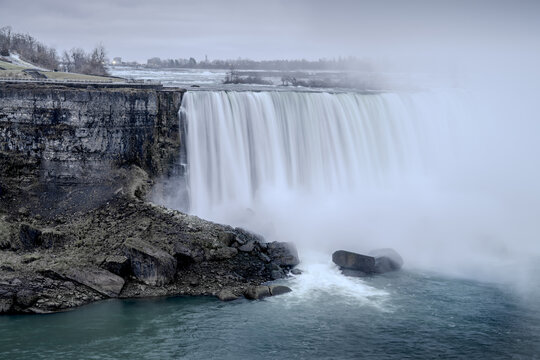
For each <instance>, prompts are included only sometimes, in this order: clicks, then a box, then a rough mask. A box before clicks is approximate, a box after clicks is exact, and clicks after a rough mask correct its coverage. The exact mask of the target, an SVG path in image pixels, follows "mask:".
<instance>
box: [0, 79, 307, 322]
mask: <svg viewBox="0 0 540 360" xmlns="http://www.w3.org/2000/svg"><path fill="white" fill-rule="evenodd" d="M182 94H183V90H180V89H164V88H162V87H161V86H143V85H133V86H131V85H126V84H123V85H113V84H110V85H93V86H91V87H87V86H86V85H84V86H81V85H77V84H62V85H59V84H43V83H29V84H23V83H6V82H2V83H0V169H1V170H2V171H0V313H48V312H54V311H59V310H64V309H69V308H73V307H76V306H80V305H83V304H87V303H89V302H92V301H97V300H101V299H105V298H109V297H118V298H130V297H147V296H165V295H196V296H200V295H205V296H216V295H217V296H219V297H220V298H223V299H231V298H233V297H234V296H239V295H240V294H243V293H244V292H246V291H247V289H248V288H251V287H257V286H260V285H261V284H263V283H266V282H268V281H270V280H273V279H276V278H281V277H284V276H286V274H287V273H288V271H289V270H290V269H291V268H292V267H294V266H295V265H296V264H298V255H297V253H296V250H295V249H294V247H292V246H290V245H287V244H286V243H270V244H267V243H265V241H264V239H263V238H262V237H261V236H259V235H257V234H254V233H252V232H250V231H248V230H245V229H240V228H232V227H230V226H226V225H220V224H215V223H212V222H209V221H205V220H202V219H200V218H198V217H195V216H190V215H187V214H184V213H181V212H178V211H173V210H169V209H165V208H163V207H160V206H156V205H154V204H151V203H149V202H146V198H147V194H148V192H149V191H150V189H152V192H154V193H155V192H156V191H157V192H158V194H159V191H158V190H159V189H158V190H156V188H159V187H157V186H155V183H154V180H155V179H158V178H159V179H161V178H163V177H167V176H170V175H172V174H174V175H175V176H178V175H181V174H182V171H183V170H182V167H181V166H179V163H180V162H181V161H182V160H181V159H182V158H185V153H183V150H182V149H183V147H182V145H183V137H184V134H183V131H184V128H183V126H182V123H181V121H180V120H181V119H179V118H178V110H179V107H180V101H181V98H182ZM224 289H225V290H224ZM276 291H278V292H279V291H280V290H276ZM267 293H270V288H269V287H268V286H263V287H262V289H259V290H256V291H255V293H254V294H255V296H257V297H260V296H266V295H264V294H267Z"/></svg>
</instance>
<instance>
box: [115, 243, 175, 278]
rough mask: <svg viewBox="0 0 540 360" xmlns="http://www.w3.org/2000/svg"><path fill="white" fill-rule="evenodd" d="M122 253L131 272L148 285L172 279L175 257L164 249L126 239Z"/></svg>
mask: <svg viewBox="0 0 540 360" xmlns="http://www.w3.org/2000/svg"><path fill="white" fill-rule="evenodd" d="M124 253H125V255H126V256H127V258H128V259H129V261H130V266H131V272H132V274H133V275H134V276H135V277H136V278H137V279H139V280H141V281H142V282H144V283H145V284H148V285H158V286H159V285H165V284H168V283H170V282H171V281H172V280H173V279H174V275H175V274H176V259H175V258H174V257H173V256H172V255H169V254H168V253H166V252H165V251H163V250H161V249H159V248H157V247H155V246H153V245H151V244H149V243H147V242H145V241H143V240H139V239H128V240H127V241H126V242H125V243H124Z"/></svg>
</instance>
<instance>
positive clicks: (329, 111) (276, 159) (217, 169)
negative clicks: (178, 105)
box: [182, 91, 451, 215]
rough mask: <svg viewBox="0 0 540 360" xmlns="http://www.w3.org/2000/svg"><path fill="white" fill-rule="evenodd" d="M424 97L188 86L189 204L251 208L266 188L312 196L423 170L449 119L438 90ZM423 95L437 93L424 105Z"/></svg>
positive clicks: (200, 208)
mask: <svg viewBox="0 0 540 360" xmlns="http://www.w3.org/2000/svg"><path fill="white" fill-rule="evenodd" d="M425 97H426V95H425V94H413V95H396V94H381V95H361V94H354V93H339V94H329V93H305V92H247V91H246V92H225V91H219V92H188V93H187V94H186V96H185V99H184V101H183V108H182V111H183V112H184V114H185V117H186V119H187V122H188V130H187V133H188V136H187V146H188V150H187V152H188V166H189V173H188V176H189V189H190V198H191V210H192V211H193V212H195V213H197V214H201V215H209V214H208V212H209V211H212V209H213V208H215V207H216V206H221V205H227V204H228V205H232V204H235V205H237V206H241V207H245V208H251V207H252V206H253V202H254V200H255V199H257V197H258V196H260V195H261V192H263V191H265V190H269V189H281V190H294V191H306V192H309V193H311V194H312V195H314V196H318V195H321V194H327V193H331V192H336V191H354V190H356V189H359V188H365V187H371V186H381V185H388V184H390V183H396V181H397V182H401V181H403V177H404V176H410V175H412V174H414V175H419V174H421V175H424V174H425V173H426V171H428V170H429V165H430V164H429V161H430V160H431V159H433V158H436V156H437V155H436V154H433V153H432V151H433V150H435V151H439V150H440V149H443V148H444V146H439V147H437V146H434V145H437V144H438V145H441V144H440V142H441V141H442V139H444V138H445V137H443V136H441V134H447V133H448V132H449V131H450V126H451V123H450V119H449V118H448V116H446V115H447V114H445V113H443V112H441V111H440V110H439V109H437V106H439V105H440V104H439V103H437V102H441V101H442V99H437V98H435V97H433V96H432V98H431V99H426V98H425ZM422 101H423V102H429V101H433V102H435V103H433V104H432V105H431V106H432V107H431V109H422V108H421V107H420V106H419V104H418V103H419V102H422ZM433 110H435V111H433ZM437 149H439V150H437Z"/></svg>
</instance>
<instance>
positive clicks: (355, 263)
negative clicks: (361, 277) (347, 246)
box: [332, 250, 376, 274]
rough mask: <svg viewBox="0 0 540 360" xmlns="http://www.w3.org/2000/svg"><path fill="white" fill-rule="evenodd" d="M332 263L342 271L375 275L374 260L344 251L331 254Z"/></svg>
mask: <svg viewBox="0 0 540 360" xmlns="http://www.w3.org/2000/svg"><path fill="white" fill-rule="evenodd" d="M332 261H333V262H334V264H336V265H338V266H339V267H341V268H342V269H350V270H359V271H362V272H364V273H367V274H371V273H375V272H376V269H375V258H374V257H373V256H366V255H362V254H357V253H353V252H350V251H345V250H338V251H336V252H334V253H333V254H332Z"/></svg>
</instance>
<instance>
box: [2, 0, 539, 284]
mask: <svg viewBox="0 0 540 360" xmlns="http://www.w3.org/2000/svg"><path fill="white" fill-rule="evenodd" d="M0 3H1V5H2V9H3V11H2V14H1V15H0V22H1V23H2V24H3V25H10V24H11V25H12V26H14V28H15V30H17V31H20V32H29V33H32V34H33V35H35V36H36V37H37V38H39V39H40V40H42V41H43V42H45V43H47V44H50V45H52V46H56V47H57V48H58V49H59V50H64V49H70V48H72V47H76V46H81V43H82V44H86V45H83V46H82V47H86V48H90V47H92V46H94V45H95V44H97V43H100V42H102V43H103V45H104V46H105V47H106V48H107V49H108V54H109V56H110V57H113V56H122V57H123V58H126V59H135V60H138V61H142V62H144V61H145V60H146V59H147V58H150V57H152V56H160V57H163V58H179V57H184V58H185V57H190V56H194V57H196V58H197V59H203V58H204V57H205V55H208V56H209V57H210V59H215V58H223V59H226V58H237V57H245V58H253V59H256V60H257V59H292V58H307V59H318V58H325V57H326V58H332V57H337V56H357V57H359V58H363V59H364V58H365V59H369V61H370V62H371V63H372V64H373V69H374V71H375V72H376V73H378V74H379V75H380V77H381V78H382V79H384V81H385V84H389V86H388V88H387V89H386V90H388V91H389V92H390V93H391V92H392V91H395V92H397V91H398V90H397V88H398V87H397V86H395V88H392V85H396V84H398V83H399V81H400V80H399V79H402V78H403V76H405V77H406V78H407V79H408V80H407V85H408V89H407V90H404V89H403V87H399V91H401V92H403V91H404V92H411V93H412V92H421V91H424V92H436V91H440V90H441V89H444V90H445V91H448V92H449V93H451V94H452V95H451V96H452V99H454V100H455V101H454V102H453V103H452V104H451V105H448V107H443V106H441V107H434V106H433V104H432V103H430V102H429V101H426V102H425V103H419V104H417V107H416V108H415V110H414V111H415V112H416V113H418V114H421V113H422V111H424V110H423V109H426V108H428V109H429V110H428V112H429V114H431V115H429V114H428V115H429V116H432V115H433V116H438V117H446V121H447V122H448V124H449V127H448V128H447V129H446V130H445V131H441V132H440V133H437V134H436V135H433V133H432V132H430V131H427V132H426V136H427V138H428V140H427V141H426V142H425V143H424V144H423V145H422V147H421V148H419V149H418V152H416V153H413V154H410V153H407V154H404V155H411V156H412V157H413V160H414V161H416V160H418V159H420V160H419V161H420V162H422V163H424V165H425V166H424V167H412V168H409V167H407V166H405V170H403V169H400V170H397V169H394V170H395V171H393V172H392V173H388V174H386V175H387V177H386V180H387V181H384V184H383V185H380V184H379V185H377V186H372V184H371V185H369V184H368V185H366V184H361V185H362V186H359V187H357V188H355V189H354V191H348V192H340V191H337V190H335V189H326V188H325V187H324V186H320V187H318V188H317V189H313V188H312V189H308V190H309V191H308V190H306V189H304V188H294V187H293V188H290V187H286V186H272V184H261V187H260V188H258V189H257V192H256V194H250V196H251V197H250V200H249V202H248V203H246V202H242V201H237V200H238V199H237V200H235V201H237V202H235V201H232V202H229V203H228V204H213V205H212V206H211V207H208V208H207V209H206V210H201V211H200V212H197V211H196V210H193V211H194V213H196V214H197V215H200V216H206V217H209V218H211V219H214V220H216V221H222V222H226V223H231V224H237V225H242V226H246V227H248V228H251V229H252V230H254V231H259V232H261V233H263V234H264V235H265V236H266V237H267V238H268V239H269V240H287V241H293V242H296V243H297V244H298V246H299V247H300V248H301V249H302V250H303V253H304V254H306V256H307V253H308V250H320V251H323V252H329V251H332V250H335V249H338V248H347V249H350V250H355V251H360V252H366V251H369V250H371V249H372V248H379V247H394V248H395V249H396V250H398V251H399V252H401V253H402V254H403V256H404V258H405V261H406V264H407V265H406V266H407V267H410V268H415V267H417V268H422V269H431V270H435V271H440V272H444V273H447V274H451V275H458V276H465V277H470V278H476V279H482V280H488V281H497V282H501V281H503V282H506V283H509V282H511V283H515V284H522V285H523V286H521V285H520V286H519V287H520V288H521V289H525V288H527V287H530V286H531V282H532V281H533V280H534V281H535V283H536V284H537V280H535V273H537V271H535V270H533V268H532V267H531V266H533V265H534V262H535V261H537V259H538V257H539V256H540V245H539V244H540V241H539V240H540V239H539V237H540V225H539V221H538V219H540V185H539V184H540V168H539V167H538V160H537V158H538V156H539V154H540V145H539V144H540V141H539V134H540V122H539V121H538V111H537V106H536V103H537V101H538V100H537V99H538V95H539V94H540V85H539V84H540V71H539V69H538V66H537V64H538V63H539V60H540V42H538V39H537V37H538V34H539V33H540V21H538V20H539V19H540V3H538V2H537V1H526V0H523V1H502V0H497V1H481V0H474V1H461V0H460V1H451V2H450V1H427V0H414V1H407V2H404V1H397V0H396V1H395V0H387V1H378V2H373V1H370V2H368V1H352V0H341V1H334V2H327V1H307V0H299V1H273V2H261V1H247V0H234V1H229V2H227V3H226V4H225V3H223V2H222V1H158V2H152V3H150V2H145V1H129V2H127V1H94V2H91V3H80V2H72V1H61V0H53V1H48V2H46V3H45V2H36V1H29V0H22V1H21V0H19V1H12V0H2V1H0ZM411 89H414V91H412V90H411ZM456 107H459V109H456ZM456 110H459V111H456ZM419 116H420V115H419ZM422 116H426V115H425V114H424V115H422ZM429 116H428V117H427V118H425V119H424V120H423V121H424V122H423V123H422V124H420V125H422V126H427V125H429V124H430V121H429ZM408 141H410V143H415V142H414V141H413V140H411V139H409V140H408ZM399 150H400V148H399V147H397V148H396V152H397V153H399ZM405 159H407V158H406V156H405ZM409 160H410V159H409ZM221 165H224V164H221ZM402 170H403V172H400V171H402ZM228 176H229V177H234V181H243V180H242V179H240V180H239V179H238V176H239V175H238V174H235V173H231V174H228ZM196 181H201V182H204V181H207V179H200V180H196ZM274 185H275V184H274ZM180 198H182V199H183V198H184V196H181V197H178V198H175V196H174V195H172V196H169V199H160V201H161V202H164V203H166V204H168V205H169V206H172V207H176V208H179V209H186V206H187V205H186V203H185V201H184V200H182V201H180V200H178V199H180Z"/></svg>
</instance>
